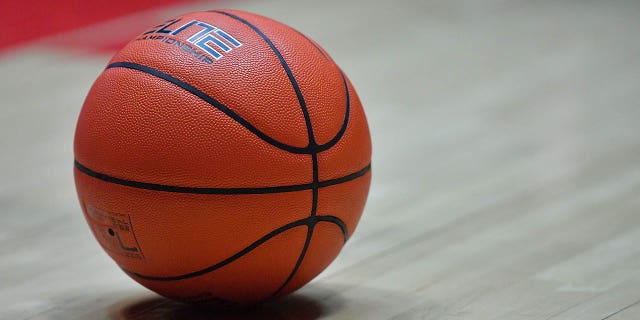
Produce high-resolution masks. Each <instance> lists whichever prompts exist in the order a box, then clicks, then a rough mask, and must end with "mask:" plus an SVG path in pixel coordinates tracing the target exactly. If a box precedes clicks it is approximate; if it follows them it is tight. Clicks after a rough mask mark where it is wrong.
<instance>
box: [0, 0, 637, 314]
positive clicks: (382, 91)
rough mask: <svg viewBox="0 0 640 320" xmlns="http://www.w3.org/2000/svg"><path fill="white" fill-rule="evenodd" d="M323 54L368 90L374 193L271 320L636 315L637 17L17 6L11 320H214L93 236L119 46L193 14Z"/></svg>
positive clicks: (633, 13)
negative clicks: (231, 17)
mask: <svg viewBox="0 0 640 320" xmlns="http://www.w3.org/2000/svg"><path fill="white" fill-rule="evenodd" d="M214 8H233V9H240V10H248V11H252V12H255V13H258V14H262V15H265V16H268V17H271V18H274V19H276V20H279V21H281V22H284V23H286V24H288V25H290V26H292V27H294V28H296V29H298V30H300V31H301V32H303V33H305V34H307V35H308V36H310V37H311V38H313V39H315V40H316V41H317V42H318V43H320V44H321V45H322V46H323V47H324V48H325V49H326V50H327V51H328V52H329V53H330V54H331V55H332V57H333V58H334V60H335V61H336V62H337V63H338V64H339V65H340V66H341V68H342V69H343V70H344V71H345V73H346V74H347V75H348V76H349V77H350V79H351V80H352V82H353V84H354V86H355V88H356V89H357V90H358V93H359V96H360V99H361V100H362V103H363V105H364V107H365V110H366V112H367V116H368V119H369V124H370V129H371V134H372V140H373V148H374V149H373V152H374V155H373V161H372V163H373V164H372V166H373V182H372V187H371V191H370V195H369V201H368V203H367V207H366V209H365V213H364V215H363V218H362V220H361V222H360V225H359V227H358V230H357V232H356V233H355V234H354V235H353V237H352V238H351V239H350V241H349V243H347V245H346V246H345V248H344V250H343V252H342V253H341V255H340V256H339V257H338V259H337V260H336V261H335V262H334V263H333V264H332V265H331V266H330V267H329V268H328V269H327V270H326V271H325V272H324V273H322V274H321V275H320V276H319V277H318V278H317V279H316V280H314V281H313V282H312V283H311V284H310V285H308V286H306V287H305V288H303V289H302V290H300V291H299V292H298V293H296V294H294V295H293V296H290V297H288V298H286V299H284V300H282V301H280V302H278V303H275V304H271V305H267V306H264V307H261V309H258V310H257V311H256V313H249V314H243V315H241V316H238V315H233V316H232V315H226V316H225V317H246V318H271V319H316V318H335V319H352V318H353V319H360V318H362V319H386V318H395V319H414V318H420V319H638V318H640V306H638V304H639V303H640V272H639V267H640V246H638V243H640V212H639V211H640V210H639V208H640V165H639V161H640V129H639V127H638V122H639V121H640V37H639V36H638V31H639V30H640V2H637V1H482V2H480V1H417V0H414V1H410V0H405V1H378V0H376V1H364V0H360V1H337V0H326V1H286V0H268V1H250V0H247V1H93V2H88V1H87V2H83V1H57V2H53V1H35V0H25V1H19V2H15V1H14V2H11V1H5V2H3V3H2V4H0V17H1V18H2V19H0V21H3V22H2V25H3V26H4V27H3V28H2V32H0V40H2V41H0V75H1V76H0V106H1V107H0V110H1V111H2V112H0V146H1V148H0V150H1V151H0V305H2V308H0V309H1V310H0V318H2V319H163V318H165V319H182V318H194V319H208V318H210V317H211V314H210V313H207V312H203V311H201V310H193V309H191V308H188V307H184V306H182V305H179V304H175V303H172V302H169V301H167V300H164V299H161V298H158V297H156V296H155V295H154V294H153V293H151V292H149V291H147V290H145V289H144V288H142V287H141V286H139V285H138V284H136V283H135V282H134V281H132V280H130V279H128V278H127V276H126V275H125V274H124V273H123V272H121V271H120V270H118V268H117V266H116V265H115V264H114V263H113V262H112V261H111V260H110V259H109V257H108V256H107V255H106V254H104V253H103V252H102V249H101V248H100V247H99V245H98V244H97V242H96V241H95V240H94V239H93V237H92V235H91V233H90V231H89V228H87V226H86V223H85V221H84V219H83V217H82V213H81V210H80V208H79V205H78V202H77V199H76V195H75V189H74V182H73V175H72V166H73V149H72V143H73V134H74V129H75V122H76V120H77V116H78V113H79V111H80V108H81V106H82V103H83V100H84V97H85V95H86V94H87V92H88V90H89V88H90V86H91V84H92V83H93V81H94V80H95V78H96V77H97V76H98V75H99V74H100V72H101V71H102V69H103V68H104V67H105V66H106V63H107V61H108V60H109V58H110V57H111V56H112V55H113V54H114V53H115V50H117V48H119V47H120V46H122V45H123V44H125V43H126V42H128V41H129V40H130V39H131V38H133V37H134V36H136V35H137V34H139V33H140V32H141V31H143V30H145V29H146V28H148V27H149V26H153V25H156V24H158V23H159V22H162V21H165V20H167V19H168V18H170V17H172V16H175V15H178V14H181V13H184V12H189V11H200V10H209V9H214Z"/></svg>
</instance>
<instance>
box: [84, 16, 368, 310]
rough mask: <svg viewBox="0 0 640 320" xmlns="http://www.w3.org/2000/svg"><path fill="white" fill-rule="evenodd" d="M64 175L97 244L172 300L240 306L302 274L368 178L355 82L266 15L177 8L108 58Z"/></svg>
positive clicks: (345, 224)
mask: <svg viewBox="0 0 640 320" xmlns="http://www.w3.org/2000/svg"><path fill="white" fill-rule="evenodd" d="M74 149H75V150H74V151H75V170H74V173H75V181H76V187H77V191H78V197H79V199H80V204H81V207H82V210H83V211H84V215H85V218H86V220H87V222H88V224H89V226H90V227H91V230H92V232H93V234H94V235H95V237H96V239H97V240H98V242H99V243H100V245H101V246H102V247H103V248H104V250H105V251H106V252H107V253H108V254H109V255H110V256H111V258H113V260H115V261H116V263H117V264H118V265H119V266H120V267H121V268H122V269H123V270H124V271H125V272H126V273H127V274H128V275H129V276H130V277H132V278H133V279H134V280H136V281H137V282H139V283H140V284H142V285H144V286H145V287H147V288H149V289H151V290H153V291H155V292H157V293H159V294H161V295H164V296H166V297H169V298H173V299H176V300H180V301H185V302H194V303H196V302H206V303H215V304H223V305H245V304H251V303H256V302H259V301H263V300H265V299H269V298H273V297H277V296H282V295H285V294H287V293H290V292H292V291H294V290H296V289H298V288H300V287H301V286H303V285H304V284H306V283H307V282H309V281H310V280H311V279H313V278H314V277H315V276H317V275H318V274H319V273H320V272H321V271H322V270H323V269H324V268H325V267H326V266H327V265H328V264H329V263H331V261H332V260H333V259H334V258H335V257H336V256H337V255H338V253H339V252H340V250H341V248H342V246H343V245H344V244H345V241H347V239H348V238H349V236H351V235H352V234H353V232H354V229H355V227H356V225H357V223H358V220H359V218H360V215H361V214H362V210H363V208H364V205H365V201H366V198H367V193H368V190H369V182H370V178H371V173H370V160H371V142H370V138H369V129H368V127H367V121H366V118H365V114H364V112H363V110H362V106H361V104H360V101H359V100H358V97H357V95H356V92H355V90H354V89H353V87H352V85H351V83H350V82H349V80H348V79H347V77H346V76H345V75H344V74H343V73H342V71H341V70H340V68H338V66H337V65H336V64H335V63H334V61H333V60H332V59H331V58H330V57H329V55H328V54H327V53H326V52H325V51H324V50H323V49H322V48H320V46H318V44H316V43H315V42H313V41H312V40H310V39H309V38H307V37H305V36H304V35H303V34H301V33H299V32H298V31H296V30H294V29H292V28H290V27H287V26H285V25H283V24H281V23H279V22H276V21H273V20H270V19H268V18H265V17H262V16H259V15H255V14H251V13H247V12H242V11H233V10H214V11H207V12H195V13H189V14H185V15H182V16H179V17H177V18H174V19H171V20H169V21H167V22H164V23H162V24H160V25H157V26H155V27H153V28H150V29H149V30H147V31H146V32H144V33H143V34H141V35H140V36H139V37H137V38H136V39H134V40H133V41H131V42H130V43H129V44H127V45H126V46H125V47H124V48H123V49H122V50H121V51H120V52H118V53H117V54H116V55H115V56H114V57H113V58H112V59H111V61H110V62H109V65H108V66H107V67H106V69H105V70H104V72H102V74H101V75H100V76H99V77H98V79H97V80H96V81H95V83H94V84H93V87H92V88H91V91H90V92H89V94H88V96H87V98H86V101H85V103H84V106H83V108H82V111H81V113H80V117H79V119H78V125H77V128H76V135H75V144H74Z"/></svg>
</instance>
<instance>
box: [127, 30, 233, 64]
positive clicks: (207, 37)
mask: <svg viewBox="0 0 640 320" xmlns="http://www.w3.org/2000/svg"><path fill="white" fill-rule="evenodd" d="M181 20H182V19H173V20H169V21H167V22H165V23H163V24H161V25H158V26H155V27H154V28H153V29H152V30H149V31H147V32H145V33H143V34H142V37H140V38H138V39H136V40H159V41H162V42H164V43H167V44H170V45H174V46H176V47H179V48H181V49H182V50H184V51H186V52H188V53H190V54H191V55H193V56H194V57H196V58H197V59H198V60H200V61H203V62H206V63H208V64H211V63H213V61H214V60H219V59H220V58H222V57H223V55H224V54H225V53H228V52H230V51H232V50H233V49H234V48H238V47H240V46H242V43H240V41H238V40H236V39H235V38H234V37H232V36H231V35H229V34H228V33H227V32H225V31H224V30H222V29H220V28H218V27H216V26H213V25H211V24H208V23H206V22H202V21H199V20H191V21H189V22H187V23H182V24H181V23H180V21H181ZM183 32H185V33H190V34H191V36H190V37H189V38H187V40H186V42H185V41H181V40H178V39H176V38H174V37H173V36H176V35H178V34H180V33H183ZM212 59H213V60H212Z"/></svg>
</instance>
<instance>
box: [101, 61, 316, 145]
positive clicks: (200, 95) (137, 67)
mask: <svg viewBox="0 0 640 320" xmlns="http://www.w3.org/2000/svg"><path fill="white" fill-rule="evenodd" d="M111 68H127V69H133V70H138V71H142V72H144V73H148V74H150V75H152V76H155V77H158V78H160V79H163V80H166V81H168V82H171V83H173V84H175V85H176V86H178V87H180V88H182V89H184V90H186V91H188V92H189V93H191V94H193V95H195V96H197V97H198V98H200V99H202V100H204V101H205V102H207V103H208V104H210V105H212V106H213V107H215V108H216V109H218V110H220V111H222V112H223V113H224V114H226V115H227V116H229V117H230V118H232V119H233V120H235V121H236V122H238V123H239V124H240V125H242V126H243V127H245V128H246V129H247V130H249V131H251V132H252V133H253V134H255V135H256V136H257V137H259V138H260V139H262V140H264V141H265V142H267V143H269V144H271V145H273V146H275V147H277V148H279V149H282V150H285V151H288V152H291V153H298V154H308V153H310V152H311V151H310V148H309V147H303V148H301V147H296V146H291V145H288V144H285V143H282V142H280V141H278V140H276V139H274V138H272V137H270V136H268V135H267V134H266V133H264V132H262V131H260V130H259V129H258V128H256V127H255V126H253V125H252V124H251V123H250V122H249V121H247V120H246V119H244V118H242V117H241V116H240V115H238V114H237V113H235V112H234V111H233V110H231V109H229V107H227V106H225V105H224V104H222V103H221V102H220V101H218V100H216V99H214V98H212V97H211V96H209V95H207V94H206V93H204V92H202V91H200V90H198V89H197V88H196V87H194V86H192V85H190V84H188V83H186V82H184V81H182V80H180V79H178V78H176V77H173V76H171V75H169V74H167V73H164V72H162V71H159V70H156V69H153V68H151V67H147V66H144V65H141V64H137V63H133V62H125V61H121V62H114V63H112V64H110V65H108V66H107V67H106V68H105V69H111Z"/></svg>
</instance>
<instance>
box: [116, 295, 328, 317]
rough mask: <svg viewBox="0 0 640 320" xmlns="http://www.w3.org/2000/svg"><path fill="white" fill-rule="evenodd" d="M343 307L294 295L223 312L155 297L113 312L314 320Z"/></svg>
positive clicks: (120, 306)
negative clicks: (327, 304)
mask: <svg viewBox="0 0 640 320" xmlns="http://www.w3.org/2000/svg"><path fill="white" fill-rule="evenodd" d="M339 308H340V306H338V305H335V301H333V302H332V305H331V308H329V306H326V305H323V304H322V303H321V301H318V300H316V299H315V298H312V297H309V296H305V295H303V294H299V293H294V294H291V295H289V296H287V297H285V298H282V299H279V300H276V301H272V302H269V303H264V304H261V305H258V306H254V307H250V308H247V309H238V310H219V309H214V308H208V307H206V306H197V305H188V304H183V303H179V302H175V301H172V300H169V299H167V298H164V297H160V296H157V295H152V294H148V295H147V294H145V295H142V296H137V297H132V298H129V299H127V300H124V301H121V302H119V303H117V304H115V305H112V306H111V307H110V308H109V317H110V318H111V319H114V320H157V319H163V320H178V319H190V320H210V319H231V320H252V319H265V320H271V319H300V320H312V319H317V318H320V317H326V316H329V315H330V313H331V310H336V309H339Z"/></svg>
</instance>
